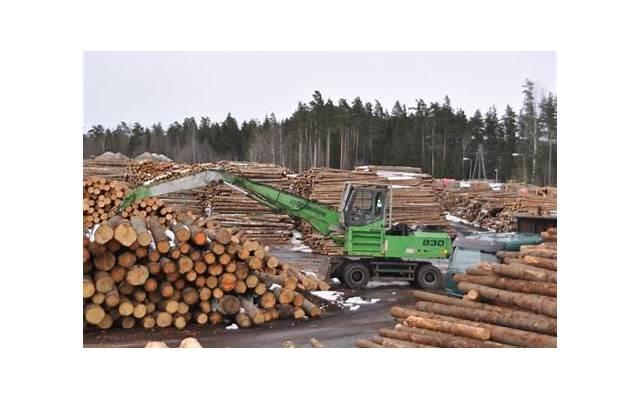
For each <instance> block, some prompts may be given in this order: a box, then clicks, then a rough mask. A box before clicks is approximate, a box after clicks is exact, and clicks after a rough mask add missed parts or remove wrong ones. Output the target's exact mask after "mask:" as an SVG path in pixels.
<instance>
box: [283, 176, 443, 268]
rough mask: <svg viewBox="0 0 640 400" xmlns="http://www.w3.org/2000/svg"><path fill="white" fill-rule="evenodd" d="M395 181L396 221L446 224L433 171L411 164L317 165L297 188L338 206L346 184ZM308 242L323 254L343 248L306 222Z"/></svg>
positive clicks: (394, 205)
mask: <svg viewBox="0 0 640 400" xmlns="http://www.w3.org/2000/svg"><path fill="white" fill-rule="evenodd" d="M347 182H354V183H359V184H377V185H392V197H393V208H392V210H391V219H392V222H393V223H406V224H411V225H430V226H439V227H446V226H447V222H446V220H445V219H444V214H443V208H442V206H441V204H440V200H439V199H438V197H437V196H436V191H435V188H434V187H433V179H432V178H431V176H430V175H427V174H422V173H419V172H416V171H415V170H414V169H410V168H409V169H407V167H385V166H366V167H359V168H356V170H354V171H345V170H339V169H330V168H314V169H311V170H308V171H305V172H304V173H303V174H302V175H300V176H299V177H298V178H297V179H296V181H295V183H294V185H293V187H292V188H293V192H295V193H297V194H299V195H301V196H304V197H307V198H310V199H313V200H317V201H319V202H322V203H325V204H328V205H330V206H333V207H336V208H337V207H338V205H339V203H340V196H341V195H342V191H343V189H344V184H345V183H347ZM303 233H304V234H305V243H306V244H307V245H309V246H310V247H311V248H312V249H314V250H315V251H318V252H321V253H323V254H330V255H335V254H341V251H342V249H341V248H340V247H339V246H337V245H336V244H335V243H334V242H332V241H331V240H328V239H326V238H324V237H322V236H321V235H317V234H314V233H313V232H312V231H311V228H310V227H308V226H307V225H305V224H303Z"/></svg>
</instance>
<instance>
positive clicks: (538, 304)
mask: <svg viewBox="0 0 640 400" xmlns="http://www.w3.org/2000/svg"><path fill="white" fill-rule="evenodd" d="M458 288H459V289H460V290H461V291H463V292H465V293H466V292H468V291H470V290H475V291H477V292H478V293H480V295H481V296H482V297H483V298H486V299H490V300H496V301H499V302H502V303H506V304H510V305H514V306H518V307H522V308H524V309H527V310H531V311H533V312H535V313H538V314H544V315H547V316H550V317H556V316H557V308H558V305H557V302H556V300H555V299H554V298H552V297H548V296H541V295H535V294H524V293H516V292H510V291H507V290H501V289H495V288H492V287H488V286H482V285H477V284H475V283H471V282H460V283H458Z"/></svg>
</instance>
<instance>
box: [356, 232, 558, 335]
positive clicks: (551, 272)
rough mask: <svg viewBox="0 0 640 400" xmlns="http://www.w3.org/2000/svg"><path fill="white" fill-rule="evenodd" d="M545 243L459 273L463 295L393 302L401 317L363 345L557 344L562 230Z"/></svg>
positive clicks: (418, 293)
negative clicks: (401, 303)
mask: <svg viewBox="0 0 640 400" xmlns="http://www.w3.org/2000/svg"><path fill="white" fill-rule="evenodd" d="M542 236H543V238H544V239H545V242H544V243H542V244H540V245H535V246H523V247H522V248H521V250H520V251H519V252H503V253H501V254H499V256H500V257H501V258H502V260H503V261H502V263H500V264H498V263H486V262H483V263H479V264H478V265H477V266H475V267H473V268H471V269H470V270H468V271H467V272H466V273H464V274H456V275H454V278H453V279H454V280H455V281H456V282H457V285H458V289H459V290H460V291H462V292H463V293H465V295H464V297H463V298H462V299H459V298H455V297H448V296H444V295H440V294H435V293H430V292H424V291H413V296H414V297H415V298H416V299H417V300H418V301H417V302H416V303H415V305H414V307H393V308H392V309H391V315H392V316H393V317H394V318H396V319H397V320H398V321H400V322H399V323H398V324H397V325H396V326H395V327H394V328H393V329H380V330H379V331H378V335H379V336H377V337H374V338H372V339H371V340H358V341H357V342H356V345H357V346H359V347H557V279H556V272H557V231H556V229H555V228H550V229H549V230H547V231H546V232H543V234H542Z"/></svg>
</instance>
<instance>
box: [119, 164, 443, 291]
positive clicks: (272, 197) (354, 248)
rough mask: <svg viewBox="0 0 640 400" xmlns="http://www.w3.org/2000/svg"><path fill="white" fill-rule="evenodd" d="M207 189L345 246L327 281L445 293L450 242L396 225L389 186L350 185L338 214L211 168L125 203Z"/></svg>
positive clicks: (136, 193)
mask: <svg viewBox="0 0 640 400" xmlns="http://www.w3.org/2000/svg"><path fill="white" fill-rule="evenodd" d="M209 184H227V185H230V186H231V187H233V188H235V189H237V190H240V191H241V192H243V193H245V194H246V195H247V196H249V197H250V198H252V199H254V200H256V201H258V202H259V203H261V204H264V205H265V206H267V207H269V208H270V209H272V210H274V211H276V212H278V213H282V214H287V215H290V216H292V217H296V218H300V219H301V220H303V221H306V222H307V223H309V224H310V225H311V226H312V227H313V228H314V229H315V230H316V231H318V232H319V233H321V234H322V235H324V236H326V237H328V238H330V239H331V240H333V241H334V242H336V243H338V244H340V245H341V246H342V247H343V250H344V251H343V255H341V256H334V257H331V260H330V266H329V271H328V274H327V279H328V278H338V279H339V280H340V281H341V282H342V283H344V284H345V285H347V286H348V287H349V288H352V289H360V288H364V287H365V286H366V285H367V283H368V282H369V281H370V280H371V279H374V280H405V281H410V282H413V283H415V284H416V285H417V286H418V287H420V288H422V289H427V290H436V289H441V288H442V286H443V272H446V267H447V259H448V257H449V255H450V254H451V238H450V237H449V234H448V233H446V232H443V231H437V230H432V229H430V228H429V227H423V228H420V227H418V228H412V227H409V226H408V225H406V224H393V223H392V221H393V218H392V217H393V193H392V187H391V186H384V185H370V184H357V185H356V184H353V183H346V184H345V186H344V190H343V192H342V197H341V200H340V205H339V207H338V210H335V209H334V208H332V207H331V206H328V205H326V204H322V203H319V202H317V201H313V200H310V199H306V198H304V197H300V196H298V195H295V194H292V193H289V192H287V191H284V190H280V189H276V188H274V187H271V186H268V185H265V184H261V183H257V182H254V181H251V180H249V179H246V178H243V177H241V176H237V175H234V174H231V173H229V172H226V171H224V170H222V169H210V170H205V171H202V172H198V173H195V174H192V175H188V176H183V177H179V178H175V179H172V180H168V181H164V182H159V183H154V182H153V181H151V182H147V183H145V184H143V185H141V186H138V187H137V188H135V189H134V190H133V191H132V192H130V193H129V194H128V195H127V196H126V197H125V199H124V201H123V202H122V204H121V209H124V208H126V207H127V206H129V205H130V204H131V203H133V202H134V201H136V200H138V199H143V198H146V197H151V196H160V195H163V194H167V193H173V192H178V191H183V190H189V189H195V188H198V187H203V186H207V185H209Z"/></svg>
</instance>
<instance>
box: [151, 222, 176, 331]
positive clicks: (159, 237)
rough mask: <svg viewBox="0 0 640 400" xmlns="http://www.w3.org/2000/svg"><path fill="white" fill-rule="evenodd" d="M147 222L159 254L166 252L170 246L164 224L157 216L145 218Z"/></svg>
mask: <svg viewBox="0 0 640 400" xmlns="http://www.w3.org/2000/svg"><path fill="white" fill-rule="evenodd" d="M147 224H148V225H149V230H150V231H151V236H152V237H153V242H154V243H155V246H156V250H158V252H159V253H160V254H166V253H168V252H169V250H170V248H171V247H170V243H169V239H168V238H167V234H166V233H165V230H164V226H162V225H161V224H160V221H159V220H158V218H157V217H152V218H149V219H148V220H147ZM156 323H157V321H156Z"/></svg>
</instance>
